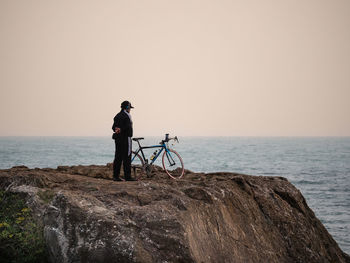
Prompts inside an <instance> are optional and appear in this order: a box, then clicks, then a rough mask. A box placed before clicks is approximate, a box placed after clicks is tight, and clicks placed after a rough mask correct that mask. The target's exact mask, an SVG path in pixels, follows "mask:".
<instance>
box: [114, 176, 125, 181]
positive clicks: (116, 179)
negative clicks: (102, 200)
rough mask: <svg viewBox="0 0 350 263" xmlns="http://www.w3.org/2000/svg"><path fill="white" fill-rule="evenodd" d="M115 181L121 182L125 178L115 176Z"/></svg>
mask: <svg viewBox="0 0 350 263" xmlns="http://www.w3.org/2000/svg"><path fill="white" fill-rule="evenodd" d="M113 181H117V182H121V181H123V180H122V179H120V178H119V177H117V178H113Z"/></svg>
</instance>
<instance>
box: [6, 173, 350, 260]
mask: <svg viewBox="0 0 350 263" xmlns="http://www.w3.org/2000/svg"><path fill="white" fill-rule="evenodd" d="M111 176H112V171H111V168H110V167H109V166H74V167H58V168H57V169H28V168H26V167H14V168H12V169H8V170H1V171H0V188H1V189H6V190H7V191H12V192H21V193H25V195H26V200H27V203H28V205H29V206H30V207H31V208H32V210H33V211H34V212H35V216H36V218H37V220H38V221H40V222H42V224H43V225H44V234H45V239H46V241H47V244H48V247H49V250H50V251H49V253H50V258H51V261H52V262H350V258H349V256H348V255H346V254H345V253H343V252H342V251H341V250H340V248H339V247H338V245H337V243H336V242H335V241H334V240H333V238H332V237H331V236H330V234H329V233H328V232H327V230H326V229H325V228H324V226H323V225H322V223H321V222H320V221H319V220H318V219H317V218H316V217H315V215H314V213H313V212H312V211H311V209H310V208H309V207H308V205H307V204H306V202H305V199H304V198H303V196H302V195H301V193H300V191H299V190H298V189H296V188H295V187H294V186H293V185H292V184H291V183H289V182H288V181H287V180H286V179H285V178H282V177H260V176H248V175H242V174H235V173H210V174H198V173H191V172H189V171H187V173H186V175H185V176H184V179H182V180H179V181H175V180H172V179H169V178H168V177H167V176H166V175H165V174H164V173H163V172H161V171H157V169H156V172H155V173H154V176H153V177H152V178H149V179H146V180H143V181H136V182H114V181H112V180H110V178H111Z"/></svg>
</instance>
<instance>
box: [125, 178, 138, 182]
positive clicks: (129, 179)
mask: <svg viewBox="0 0 350 263" xmlns="http://www.w3.org/2000/svg"><path fill="white" fill-rule="evenodd" d="M125 181H137V180H136V179H134V178H127V179H125Z"/></svg>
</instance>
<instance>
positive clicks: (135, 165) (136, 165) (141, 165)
mask: <svg viewBox="0 0 350 263" xmlns="http://www.w3.org/2000/svg"><path fill="white" fill-rule="evenodd" d="M134 156H135V158H134ZM133 159H134V160H133ZM131 160H133V161H132V162H131V169H132V170H134V174H135V178H136V179H137V180H140V179H142V178H144V177H146V172H145V162H144V161H143V159H142V158H141V156H140V155H139V154H138V153H136V152H134V151H132V152H131ZM136 169H138V171H137V172H136Z"/></svg>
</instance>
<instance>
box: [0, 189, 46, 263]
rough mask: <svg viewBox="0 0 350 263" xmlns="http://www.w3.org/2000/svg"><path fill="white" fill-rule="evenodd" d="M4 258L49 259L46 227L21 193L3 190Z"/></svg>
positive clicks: (0, 251)
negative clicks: (37, 219)
mask: <svg viewBox="0 0 350 263" xmlns="http://www.w3.org/2000/svg"><path fill="white" fill-rule="evenodd" d="M0 261H1V262H2V263H5V262H49V261H48V255H47V249H46V245H45V241H44V237H43V229H42V227H40V226H39V225H38V224H36V222H35V221H34V219H33V217H32V211H31V210H30V208H28V207H27V206H26V204H25V201H24V199H23V198H22V197H21V195H20V194H16V193H9V192H3V191H0Z"/></svg>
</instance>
